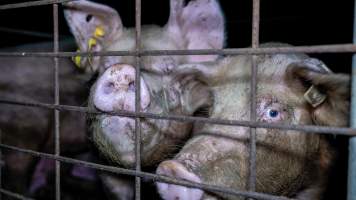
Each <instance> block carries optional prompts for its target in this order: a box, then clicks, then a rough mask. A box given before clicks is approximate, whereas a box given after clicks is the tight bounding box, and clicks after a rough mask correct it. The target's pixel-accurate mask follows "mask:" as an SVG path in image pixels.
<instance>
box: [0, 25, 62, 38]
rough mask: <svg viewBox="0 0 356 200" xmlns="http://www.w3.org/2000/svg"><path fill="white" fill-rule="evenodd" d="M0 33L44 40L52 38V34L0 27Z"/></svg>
mask: <svg viewBox="0 0 356 200" xmlns="http://www.w3.org/2000/svg"><path fill="white" fill-rule="evenodd" d="M0 32H6V33H15V34H19V35H27V36H32V37H40V38H46V39H52V38H53V35H52V34H49V33H45V32H38V31H29V30H23V29H14V28H8V27H0ZM66 37H67V36H66Z"/></svg>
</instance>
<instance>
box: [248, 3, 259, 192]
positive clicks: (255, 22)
mask: <svg viewBox="0 0 356 200" xmlns="http://www.w3.org/2000/svg"><path fill="white" fill-rule="evenodd" d="M259 26H260V1H259V0H253V12H252V48H258V46H259ZM256 60H257V56H252V69H251V107H250V109H251V110H250V115H251V116H250V120H251V121H253V122H256V120H257V119H256V107H257V105H256V104H257V103H256V93H257V63H256ZM249 164H250V168H249V181H248V189H249V190H250V191H255V190H256V128H250V163H249Z"/></svg>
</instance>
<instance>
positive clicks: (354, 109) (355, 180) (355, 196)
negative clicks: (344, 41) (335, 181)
mask: <svg viewBox="0 0 356 200" xmlns="http://www.w3.org/2000/svg"><path fill="white" fill-rule="evenodd" d="M353 43H354V44H355V43H356V1H355V2H354V33H353ZM351 78H352V86H351V118H350V125H351V127H353V128H354V127H356V54H354V55H353V57H352V77H351ZM347 200H356V137H352V138H350V141H349V169H348V183H347Z"/></svg>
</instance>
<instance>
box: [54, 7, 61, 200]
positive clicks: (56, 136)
mask: <svg viewBox="0 0 356 200" xmlns="http://www.w3.org/2000/svg"><path fill="white" fill-rule="evenodd" d="M58 27H59V25H58V4H53V52H54V53H58V49H59V44H58V43H59V39H58V36H59V33H58ZM58 65H59V63H58V57H54V104H55V105H59V77H58ZM59 127H60V124H59V111H58V110H54V144H55V147H54V154H55V155H56V156H59V155H60V144H59V143H60V140H59V139H60V130H59ZM55 176H56V177H55V182H56V184H55V185H56V186H55V187H56V189H55V191H56V193H55V195H56V198H55V199H56V200H60V198H61V190H60V188H61V187H60V185H61V180H60V178H61V174H60V161H55Z"/></svg>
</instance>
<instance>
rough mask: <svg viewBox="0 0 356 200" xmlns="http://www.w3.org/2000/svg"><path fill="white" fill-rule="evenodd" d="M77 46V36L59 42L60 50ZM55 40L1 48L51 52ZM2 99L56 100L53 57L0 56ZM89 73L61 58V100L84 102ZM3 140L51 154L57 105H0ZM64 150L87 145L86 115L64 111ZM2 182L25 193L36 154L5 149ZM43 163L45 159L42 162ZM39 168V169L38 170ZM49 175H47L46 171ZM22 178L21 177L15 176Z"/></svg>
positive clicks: (72, 151)
mask: <svg viewBox="0 0 356 200" xmlns="http://www.w3.org/2000/svg"><path fill="white" fill-rule="evenodd" d="M72 48H74V49H75V43H74V41H73V40H64V41H60V49H61V50H67V51H68V50H71V49H72ZM52 50H53V43H50V42H42V43H35V44H27V45H21V46H16V47H8V48H2V49H0V51H6V52H19V51H32V52H36V51H52ZM0 63H1V64H0V65H1V71H2V73H1V74H0V88H1V89H0V99H2V100H13V101H21V102H42V103H50V104H52V103H53V102H54V98H53V91H54V88H53V66H54V61H53V58H49V57H48V58H37V57H16V58H14V57H0ZM89 79H90V76H89V75H86V74H83V73H82V72H80V70H78V69H77V67H76V66H75V65H73V63H72V62H71V60H70V59H64V58H63V59H59V80H60V103H61V104H66V105H73V106H75V105H76V106H81V105H84V104H85V103H86V98H87V95H88V94H89V88H88V86H87V84H86V83H87V81H88V80H89ZM0 110H1V115H0V131H1V133H2V136H1V137H2V143H3V144H7V145H13V146H17V147H20V148H26V149H31V150H37V151H41V152H48V153H52V152H53V150H54V145H53V140H54V139H53V138H54V137H53V135H54V122H53V110H49V109H43V108H34V107H23V106H14V105H8V104H0ZM60 122H61V126H60V132H61V137H60V142H61V153H62V154H64V153H69V154H76V153H78V152H83V151H86V150H87V149H88V145H89V144H90V143H89V142H88V140H87V137H86V116H85V114H82V113H79V112H67V111H63V112H61V114H60ZM2 160H4V162H5V166H4V167H3V168H2V169H3V175H4V176H3V183H4V187H5V189H9V190H11V191H13V192H18V193H21V194H26V193H27V191H28V190H29V188H30V187H31V186H30V182H31V175H32V172H33V171H36V168H38V167H36V163H37V159H36V157H33V156H31V155H29V154H23V153H19V152H16V151H8V150H3V157H2ZM40 163H41V162H40ZM34 173H36V172H34ZM44 175H45V174H44ZM15 177H21V178H15Z"/></svg>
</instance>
